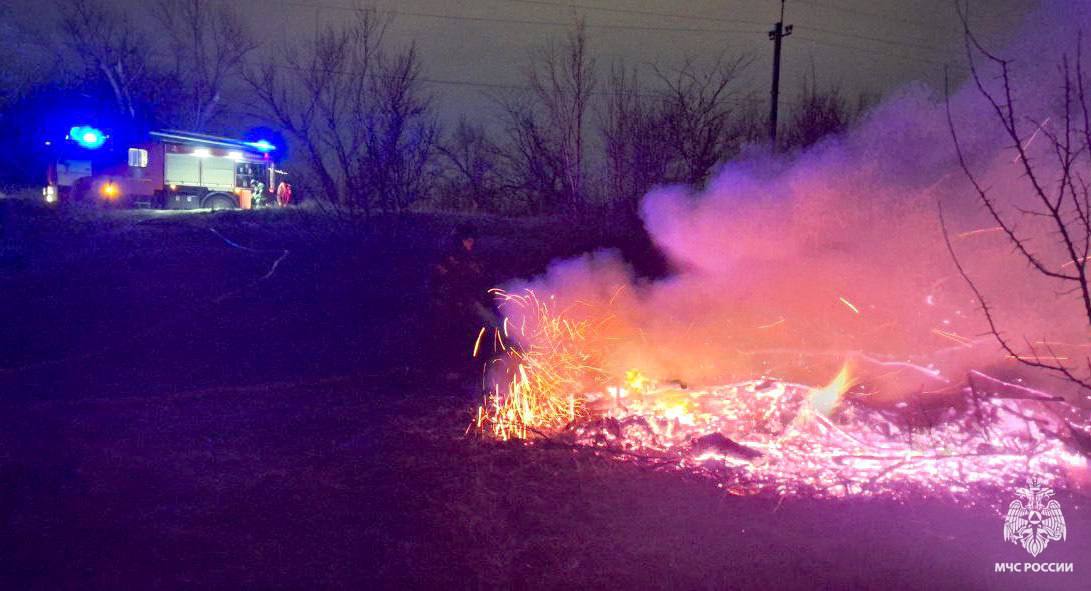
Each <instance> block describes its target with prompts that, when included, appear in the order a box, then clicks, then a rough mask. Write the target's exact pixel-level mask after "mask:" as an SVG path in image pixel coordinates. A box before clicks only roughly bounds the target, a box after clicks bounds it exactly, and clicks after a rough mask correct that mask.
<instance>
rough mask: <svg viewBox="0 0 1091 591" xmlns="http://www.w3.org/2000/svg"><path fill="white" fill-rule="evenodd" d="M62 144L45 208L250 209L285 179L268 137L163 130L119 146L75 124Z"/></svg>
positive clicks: (52, 169)
mask: <svg viewBox="0 0 1091 591" xmlns="http://www.w3.org/2000/svg"><path fill="white" fill-rule="evenodd" d="M60 143H61V146H59V149H57V150H56V158H54V159H52V161H51V163H50V166H49V171H48V178H47V180H48V184H47V186H46V188H45V189H44V191H43V194H44V197H45V200H46V201H47V202H50V203H52V202H56V201H62V202H64V201H70V202H76V203H80V202H82V203H93V204H102V205H115V206H122V207H146V208H155V209H199V208H211V209H233V208H242V209H250V208H252V207H256V206H260V205H262V204H270V203H273V202H274V201H275V199H274V197H273V194H274V191H275V189H276V187H277V183H278V182H281V181H282V178H283V176H284V172H283V171H280V170H277V168H276V166H275V162H274V160H273V158H272V153H273V152H274V151H275V150H276V146H274V145H273V144H271V143H270V142H268V141H265V140H258V141H243V140H237V139H232V138H226V137H218V136H212V135H205V134H198V133H190V132H183V131H177V130H160V131H151V132H147V133H146V134H142V136H141V137H138V138H130V139H129V141H120V140H117V139H112V138H110V136H109V135H107V134H106V133H104V132H102V131H101V130H98V129H95V128H93V127H89V126H76V127H73V128H72V129H71V130H70V131H69V133H68V134H67V135H66V136H65V138H64V140H63V142H60Z"/></svg>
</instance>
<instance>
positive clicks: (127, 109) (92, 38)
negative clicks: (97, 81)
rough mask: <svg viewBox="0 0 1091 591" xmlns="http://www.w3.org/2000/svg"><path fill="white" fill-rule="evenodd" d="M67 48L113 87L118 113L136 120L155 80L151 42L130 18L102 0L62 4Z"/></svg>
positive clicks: (87, 68)
mask: <svg viewBox="0 0 1091 591" xmlns="http://www.w3.org/2000/svg"><path fill="white" fill-rule="evenodd" d="M60 18H61V30H62V32H63V34H64V39H63V44H64V45H65V46H66V47H68V49H70V50H71V51H72V52H73V53H74V54H75V55H76V57H77V58H78V59H79V60H80V61H81V62H82V64H83V66H84V69H85V70H86V71H87V72H88V73H89V74H91V75H92V76H95V77H99V78H101V79H102V80H104V81H105V82H106V83H107V84H108V85H109V87H110V90H111V94H112V97H113V100H114V103H115V105H116V107H117V110H118V112H120V113H121V114H123V115H124V116H126V117H128V118H130V119H135V118H136V117H137V114H138V110H139V105H140V103H141V99H142V98H145V97H146V96H147V95H149V94H151V93H152V91H153V89H151V88H150V85H151V83H152V81H153V79H154V72H153V70H152V67H151V63H150V60H151V55H152V49H151V44H150V43H149V42H148V39H147V38H146V37H145V36H144V35H143V33H141V31H140V30H139V29H138V27H137V26H136V25H135V24H134V23H133V21H132V20H131V19H130V17H129V13H127V12H126V11H123V10H118V9H114V8H112V7H108V6H106V5H105V4H103V3H102V2H101V1H99V0H62V1H61V4H60Z"/></svg>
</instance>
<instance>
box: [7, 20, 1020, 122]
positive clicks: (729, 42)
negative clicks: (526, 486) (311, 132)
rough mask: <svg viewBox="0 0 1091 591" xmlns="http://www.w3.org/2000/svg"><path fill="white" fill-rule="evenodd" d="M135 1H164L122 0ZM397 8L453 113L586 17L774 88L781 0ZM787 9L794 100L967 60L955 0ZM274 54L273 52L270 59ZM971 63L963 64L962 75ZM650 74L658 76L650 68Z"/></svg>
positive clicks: (606, 37)
mask: <svg viewBox="0 0 1091 591" xmlns="http://www.w3.org/2000/svg"><path fill="white" fill-rule="evenodd" d="M11 1H12V4H11V6H12V8H13V10H12V14H13V15H14V17H15V18H20V19H33V20H32V22H31V23H30V25H31V26H32V27H33V26H34V25H35V24H37V25H39V26H44V25H45V23H44V20H43V19H41V18H40V17H39V16H38V15H41V14H42V11H40V10H22V9H21V8H20V7H21V6H27V7H29V6H38V5H40V4H41V2H40V1H34V0H11ZM116 1H117V3H118V4H121V5H126V6H131V7H132V10H133V11H134V13H135V14H137V15H139V14H141V13H144V14H149V16H150V13H148V12H147V10H148V8H147V7H148V6H150V5H154V3H150V2H145V1H143V0H116ZM1037 4H1038V3H1037V2H1034V1H1033V0H990V1H989V2H972V3H971V9H970V11H971V15H972V21H973V23H974V25H975V27H976V28H977V30H978V31H979V32H980V33H981V35H982V37H983V38H984V39H986V40H987V41H988V42H990V43H992V44H995V45H1003V44H1004V42H1005V40H1007V39H1009V38H1010V37H1011V35H1013V34H1014V32H1015V30H1016V29H1017V28H1018V26H1019V23H1021V22H1022V20H1023V19H1024V18H1025V17H1026V15H1027V14H1028V13H1030V12H1031V11H1032V10H1033V8H1034V7H1035V6H1036V5H1037ZM238 5H239V8H240V10H241V11H242V12H244V13H246V14H247V15H248V16H249V18H250V20H251V21H252V22H253V24H254V26H255V28H256V31H257V32H258V33H259V36H261V37H263V40H264V41H269V42H272V43H276V42H278V40H281V39H292V38H299V37H303V36H306V35H310V34H313V31H314V29H315V27H316V26H324V25H326V24H331V23H336V22H338V20H341V19H344V18H345V17H346V16H348V14H347V12H346V8H345V7H348V6H352V5H354V4H353V3H352V2H350V1H349V0H241V1H239V2H238ZM374 5H375V6H377V7H378V8H380V9H381V10H383V11H386V12H387V13H389V14H390V15H391V16H392V17H393V22H392V25H391V28H390V30H389V39H390V41H391V42H392V43H394V44H408V43H410V42H415V43H416V44H417V47H418V48H419V50H420V55H421V58H422V61H423V64H424V71H425V75H426V78H427V80H428V85H429V87H430V89H431V90H432V91H433V92H434V93H435V96H436V98H437V99H438V100H437V102H436V106H437V108H438V110H439V112H440V113H441V115H442V116H443V117H444V118H445V119H453V118H456V117H457V116H458V115H460V114H468V115H473V114H475V113H477V112H480V110H481V109H483V108H487V107H488V106H489V104H490V103H489V101H488V99H487V98H486V97H485V94H489V95H495V94H497V93H503V92H506V91H508V90H515V91H517V90H518V89H519V88H520V87H521V86H522V85H523V84H524V78H523V71H524V69H525V67H526V64H527V61H528V56H529V54H530V53H531V52H532V51H533V50H534V49H535V48H538V47H541V46H542V45H544V44H545V43H547V42H548V41H549V40H550V39H562V38H563V36H564V34H565V32H566V31H567V30H568V29H569V28H570V26H571V23H572V22H574V20H575V19H576V18H578V17H579V16H581V15H582V16H584V17H585V18H586V22H587V25H588V37H589V39H590V43H591V45H592V49H593V52H594V55H595V56H596V58H597V60H598V65H599V71H600V78H602V77H604V76H605V75H606V73H607V72H608V70H609V66H610V64H611V62H613V61H615V60H624V61H625V62H626V63H627V64H630V65H634V64H648V63H658V64H660V65H663V66H666V67H670V65H671V64H674V63H677V62H678V61H679V59H680V58H681V57H682V56H685V55H696V56H701V57H704V58H706V59H711V58H714V57H715V56H716V55H718V54H719V53H721V52H723V53H725V55H727V56H737V55H744V56H748V57H749V58H751V60H752V61H751V64H750V66H749V68H747V70H746V72H745V75H746V77H747V79H746V81H745V83H744V84H743V85H740V87H739V94H740V95H746V94H747V93H749V94H750V95H751V96H752V97H753V98H752V99H750V100H755V101H760V103H762V104H764V103H765V101H766V99H767V96H768V87H769V77H770V64H771V61H772V42H771V41H769V39H768V31H769V30H770V28H771V26H772V23H774V22H775V21H776V20H777V16H778V13H779V10H780V3H779V2H777V1H776V0H731V1H724V0H697V1H686V2H669V1H666V0H618V1H604V0H582V1H579V2H565V1H563V0H401V1H397V2H394V1H386V2H378V3H374ZM785 22H786V23H789V24H793V25H794V26H795V32H794V34H793V35H792V36H791V37H789V38H788V39H786V41H785V47H784V65H783V68H784V70H783V78H782V94H781V97H782V100H783V101H784V102H785V103H786V104H785V105H784V106H785V107H786V108H790V106H791V101H792V98H793V96H794V95H795V93H796V91H797V90H798V88H799V87H800V84H801V81H802V79H803V77H804V76H806V75H810V73H811V72H812V69H813V72H814V73H815V74H816V76H817V78H818V81H819V85H820V86H822V87H827V86H831V85H838V86H840V87H841V88H842V89H843V90H844V91H845V93H846V94H847V95H848V96H855V95H856V94H857V93H858V92H868V93H871V94H884V93H887V92H889V91H890V90H892V89H894V88H897V87H899V86H901V85H903V84H905V83H907V82H909V81H916V80H920V81H924V82H925V83H927V84H930V85H932V86H933V87H938V85H939V83H940V82H941V81H942V76H943V64H945V63H950V64H957V63H959V62H960V60H961V52H962V47H961V43H962V40H961V34H960V30H959V23H958V20H957V17H956V14H955V11H954V4H953V2H952V1H950V0H793V1H789V2H788V3H787V6H786V14H785ZM257 59H262V58H257ZM960 73H961V70H955V74H956V75H958V74H960ZM648 78H650V76H648Z"/></svg>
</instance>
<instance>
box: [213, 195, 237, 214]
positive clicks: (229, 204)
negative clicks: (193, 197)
mask: <svg viewBox="0 0 1091 591" xmlns="http://www.w3.org/2000/svg"><path fill="white" fill-rule="evenodd" d="M205 207H207V208H209V209H213V210H216V209H237V208H238V207H239V205H238V204H237V203H235V200H234V199H232V198H231V197H229V196H227V195H224V194H223V193H213V194H211V195H209V196H208V197H206V198H205Z"/></svg>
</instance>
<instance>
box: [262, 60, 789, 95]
mask: <svg viewBox="0 0 1091 591" xmlns="http://www.w3.org/2000/svg"><path fill="white" fill-rule="evenodd" d="M260 63H261V64H262V65H266V66H271V67H273V68H279V69H284V70H293V71H300V72H310V71H312V70H310V69H308V68H305V67H303V66H295V65H291V64H283V63H274V62H260ZM251 65H253V63H252V64H251ZM324 72H326V73H329V74H337V75H338V76H356V75H358V74H355V73H353V72H346V71H344V70H324ZM369 76H370V77H372V78H378V77H379V75H378V74H369ZM417 80H418V81H420V82H423V83H425V84H435V85H443V86H466V87H473V88H485V89H491V90H515V91H520V92H533V91H534V88H532V87H530V86H526V85H522V84H506V83H502V82H480V81H477V80H456V79H451V78H436V77H432V76H418V77H417ZM589 94H591V95H592V96H609V95H610V93H609V92H607V91H592V92H591V93H589ZM636 95H637V96H640V97H645V98H660V97H662V96H664V95H663V93H661V92H639V93H636ZM724 100H725V101H727V102H730V103H735V104H744V103H749V104H753V103H759V102H763V101H762V99H759V98H757V97H728V98H725V99H724ZM782 102H786V103H788V104H790V105H797V104H798V103H797V102H796V101H782Z"/></svg>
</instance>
